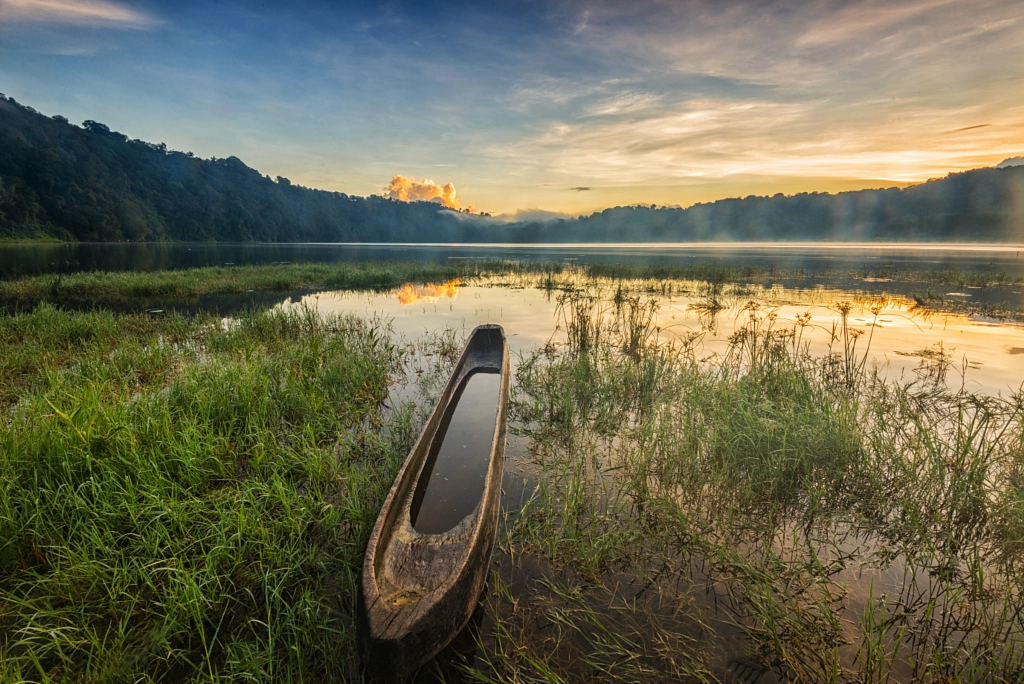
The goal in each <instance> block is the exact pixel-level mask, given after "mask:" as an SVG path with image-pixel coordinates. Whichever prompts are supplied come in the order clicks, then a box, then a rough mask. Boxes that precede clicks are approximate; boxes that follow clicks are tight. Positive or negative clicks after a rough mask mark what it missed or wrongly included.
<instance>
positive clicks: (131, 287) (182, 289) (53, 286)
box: [0, 261, 562, 309]
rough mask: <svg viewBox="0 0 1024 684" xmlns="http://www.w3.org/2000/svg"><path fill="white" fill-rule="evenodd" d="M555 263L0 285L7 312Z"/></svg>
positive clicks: (375, 282) (352, 286) (352, 285)
mask: <svg viewBox="0 0 1024 684" xmlns="http://www.w3.org/2000/svg"><path fill="white" fill-rule="evenodd" d="M561 270H562V265H560V264H551V263H538V262H522V263H519V262H510V261H480V262H465V261H458V262H453V263H448V264H418V263H413V262H387V263H383V262H358V263H343V264H282V265H269V266H267V265H263V266H232V267H210V268H195V269H185V270H180V271H155V272H78V273H73V274H52V275H40V276H32V277H26V278H18V279H14V280H0V302H2V303H3V305H4V306H5V307H6V308H8V309H16V308H19V307H20V308H26V307H27V308H32V307H34V306H35V305H37V304H38V303H39V302H51V303H58V304H60V303H64V302H74V303H78V304H81V303H88V302H94V303H99V304H112V303H118V302H124V301H129V302H135V303H142V304H143V305H144V304H145V303H146V302H147V301H148V300H173V299H194V298H196V297H199V296H211V295H237V294H241V293H247V292H296V291H311V290H386V289H389V288H394V287H398V286H399V285H402V284H405V283H408V282H445V281H449V280H454V279H457V278H476V277H478V276H480V275H483V274H487V275H499V276H500V275H509V274H539V275H544V274H553V273H554V274H557V273H558V272H560V271H561Z"/></svg>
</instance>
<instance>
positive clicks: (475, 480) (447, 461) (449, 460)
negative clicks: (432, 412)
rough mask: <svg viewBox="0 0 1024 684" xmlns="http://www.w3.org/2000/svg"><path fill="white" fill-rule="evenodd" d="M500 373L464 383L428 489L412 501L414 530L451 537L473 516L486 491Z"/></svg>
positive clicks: (431, 464)
mask: <svg viewBox="0 0 1024 684" xmlns="http://www.w3.org/2000/svg"><path fill="white" fill-rule="evenodd" d="M500 391H501V374H500V373H488V372H483V371H477V372H474V373H470V374H469V375H467V376H466V377H465V378H463V380H462V384H461V385H460V386H459V388H458V390H457V391H456V393H455V397H454V400H453V403H452V405H451V406H450V407H449V409H448V415H446V416H445V417H444V419H443V420H442V423H441V425H442V427H441V430H440V431H439V433H438V435H437V437H435V440H436V439H438V438H440V439H441V445H440V447H439V448H437V447H435V450H432V454H431V456H434V458H430V457H428V460H427V463H426V464H425V465H424V471H425V472H426V474H427V475H426V476H427V478H428V480H427V487H426V490H425V491H424V492H423V495H422V498H420V499H419V500H418V501H417V500H415V499H414V500H413V504H412V505H413V510H412V525H413V527H414V528H415V529H416V531H417V532H420V533H421V534H439V533H441V532H447V531H448V530H450V529H451V528H453V527H455V526H456V525H457V524H459V523H460V522H461V521H462V519H463V518H465V517H466V516H467V515H469V514H470V513H472V512H473V510H474V509H475V508H476V506H477V503H479V501H480V496H481V495H482V494H483V491H484V483H485V480H486V477H487V468H488V465H489V464H490V461H491V459H490V456H491V444H492V442H493V441H494V426H495V421H496V419H497V417H498V399H499V396H500Z"/></svg>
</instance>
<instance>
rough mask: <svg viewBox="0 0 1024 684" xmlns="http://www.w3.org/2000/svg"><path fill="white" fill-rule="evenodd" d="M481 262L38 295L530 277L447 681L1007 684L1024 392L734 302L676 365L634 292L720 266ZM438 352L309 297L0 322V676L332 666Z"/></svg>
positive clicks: (521, 281)
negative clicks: (580, 267) (500, 453)
mask: <svg viewBox="0 0 1024 684" xmlns="http://www.w3.org/2000/svg"><path fill="white" fill-rule="evenodd" d="M490 268H492V266H486V267H479V266H466V265H461V264H460V265H456V266H452V267H451V268H450V269H449V267H447V266H445V267H433V266H429V267H421V266H415V265H406V266H400V267H395V266H394V265H387V266H382V265H364V266H283V267H265V268H255V267H254V268H248V267H240V268H231V269H200V270H195V271H182V272H170V273H166V272H165V273H156V274H122V275H117V276H113V275H108V276H104V275H99V274H82V275H79V276H73V277H70V278H68V279H67V280H65V279H61V280H60V283H59V285H58V288H57V290H56V292H57V294H56V295H55V296H53V297H54V299H55V300H56V301H61V300H62V298H63V297H64V293H65V292H67V291H74V292H86V293H91V295H90V296H95V297H97V298H102V297H109V298H121V299H124V300H131V298H132V297H151V296H155V295H154V294H153V293H158V294H162V295H167V296H181V297H197V296H201V295H205V294H209V293H210V292H238V291H242V292H244V291H245V290H248V289H259V288H264V289H265V290H266V291H277V290H276V288H278V287H281V288H284V289H292V288H296V287H298V288H300V289H301V287H305V286H309V287H311V288H313V287H339V288H341V287H352V288H360V289H361V288H371V289H372V288H378V287H391V286H393V285H396V284H400V282H404V281H405V280H406V279H409V280H416V279H421V280H428V281H429V280H433V281H435V282H436V281H438V280H442V279H450V278H451V277H463V278H478V279H479V282H481V283H487V284H492V285H501V284H508V285H512V286H517V287H519V286H530V287H541V288H545V289H548V290H549V291H550V292H551V294H552V296H553V297H556V298H557V302H558V319H557V321H551V322H548V324H550V325H552V327H553V326H554V324H555V323H557V324H558V325H559V326H560V332H559V334H558V336H557V337H556V338H554V339H553V340H552V343H551V344H549V345H548V346H546V347H545V348H544V349H542V350H540V351H538V352H536V353H535V354H531V355H529V356H527V357H524V358H522V359H520V360H519V363H518V369H517V373H516V378H515V383H514V386H513V397H512V399H513V403H512V415H511V424H510V429H511V431H512V432H513V433H514V434H515V435H516V438H517V439H519V440H521V443H522V444H523V445H524V447H525V451H526V453H527V458H526V459H525V460H517V461H515V462H510V463H509V464H508V465H507V466H506V472H507V476H506V481H505V487H506V490H507V491H509V492H512V491H514V489H515V487H513V485H516V486H518V483H521V482H522V481H523V480H525V481H526V485H525V498H524V504H523V506H522V507H521V508H520V507H518V506H517V505H516V504H517V503H518V501H517V500H513V499H511V498H510V499H508V500H507V501H506V503H507V504H508V505H507V506H506V508H505V511H504V520H503V523H502V528H501V531H500V537H499V545H498V546H499V548H498V551H497V554H496V559H495V560H496V564H495V566H494V573H493V575H492V578H491V582H490V584H489V588H488V592H487V594H486V596H485V598H484V605H485V608H486V610H487V611H488V614H489V616H490V617H491V618H493V628H492V629H490V630H489V631H487V632H485V633H484V634H482V635H481V639H482V646H481V649H480V651H479V653H480V655H481V661H480V662H477V663H476V664H475V665H473V666H472V667H464V668H463V669H465V670H466V672H464V673H463V674H464V675H465V676H467V677H469V678H471V679H477V680H480V681H501V682H534V681H544V682H559V681H580V680H584V679H590V680H596V681H635V682H641V681H642V682H648V681H666V682H668V681H704V682H725V681H736V680H737V679H739V680H742V681H754V680H756V679H757V677H759V676H762V675H764V674H766V673H770V674H772V675H774V677H776V678H777V679H791V680H797V681H815V682H817V681H869V682H884V681H978V680H985V681H1016V680H1017V676H1018V673H1019V672H1020V671H1021V670H1022V668H1024V630H1022V625H1021V617H1020V616H1021V615H1024V594H1022V592H1021V589H1022V588H1024V397H1021V396H1020V395H1013V396H1010V397H1008V398H1006V397H1004V398H992V397H983V396H978V395H974V394H970V393H967V392H962V391H956V390H950V389H948V388H947V387H946V385H945V383H944V381H943V379H944V377H945V368H944V367H943V364H944V363H946V362H947V360H944V359H943V358H938V357H936V358H931V357H930V358H929V359H925V360H924V361H925V363H926V366H925V367H923V368H922V369H920V372H919V373H918V374H917V375H916V376H914V379H913V382H910V381H906V382H902V383H894V382H891V381H885V380H883V379H882V378H880V377H878V376H877V375H875V374H874V373H873V372H872V370H871V369H870V368H869V367H868V366H867V364H866V363H865V359H866V349H865V345H866V344H868V342H869V341H868V339H867V338H864V339H862V340H861V341H860V346H855V345H854V344H853V343H852V341H851V334H850V333H849V331H847V334H846V335H845V336H844V334H843V331H844V328H843V327H842V326H840V327H838V328H837V329H836V336H835V339H834V340H833V345H832V347H831V352H830V353H829V354H827V355H825V356H819V357H812V356H810V355H809V354H808V352H807V348H806V346H805V344H804V341H803V338H802V330H803V329H802V327H801V323H800V321H798V322H797V324H796V325H795V326H794V327H785V326H783V325H782V324H781V323H780V322H779V321H777V320H776V319H775V318H774V317H773V316H772V315H771V313H770V310H768V309H766V308H764V307H763V306H762V305H760V304H758V303H757V302H751V303H750V304H749V305H747V306H745V307H741V309H742V312H743V316H745V321H746V324H745V325H744V326H741V327H740V329H739V330H738V332H737V333H736V334H735V335H734V336H733V338H732V340H731V344H730V348H729V353H728V354H726V355H725V356H724V357H721V358H717V359H710V360H709V359H706V358H703V357H702V355H701V354H700V348H699V344H698V343H699V340H698V338H696V337H684V338H682V339H679V338H677V337H675V336H673V337H671V339H672V340H673V341H672V342H671V343H669V342H668V341H666V340H667V338H662V337H661V332H660V331H659V330H658V329H657V328H656V327H655V325H654V321H655V317H654V313H655V310H656V308H657V306H658V303H657V300H656V299H655V298H651V297H649V296H647V295H645V294H643V293H644V292H646V291H651V290H652V289H653V290H654V291H660V290H659V289H658V288H663V287H677V286H678V287H683V286H684V285H685V287H687V288H697V289H696V290H695V291H696V292H698V294H700V295H702V296H704V297H706V299H707V302H708V304H707V307H708V309H709V311H711V310H713V309H714V308H715V306H717V304H716V302H717V297H719V296H720V295H722V292H723V291H724V290H726V289H728V290H729V292H730V297H734V298H735V297H740V296H742V293H743V292H745V290H743V288H742V287H739V288H736V287H732V286H730V287H728V288H727V287H725V286H724V285H723V283H727V282H729V281H724V280H723V281H719V280H715V279H714V278H713V277H712V275H713V274H710V275H709V273H710V272H709V273H705V274H704V275H705V276H707V278H706V279H705V280H703V281H700V282H696V283H694V282H690V281H687V282H683V281H643V280H636V281H635V286H634V280H631V279H633V278H634V275H635V274H633V275H628V278H627V277H626V274H624V273H623V272H619V276H621V277H619V276H615V275H614V274H612V273H610V272H599V270H593V271H591V270H585V271H576V270H569V271H566V272H564V273H559V272H558V271H557V269H556V268H554V267H552V266H550V265H548V266H543V267H542V266H528V267H520V266H517V265H514V264H512V265H508V264H506V265H501V264H494V265H493V270H488V269H490ZM403 269H406V270H403ZM502 269H504V270H502ZM545 269H546V270H545ZM631 273H632V272H631ZM636 277H638V278H639V276H636ZM104 278H108V279H109V280H108V281H105V280H104ZM331 278H334V279H335V280H330V279H331ZM616 278H617V279H616ZM47 279H52V277H51V276H47V277H44V278H36V279H27V280H20V281H8V282H7V283H3V284H2V286H3V287H7V288H9V289H8V290H5V292H7V293H8V294H9V295H10V296H17V297H25V298H27V299H26V301H27V300H28V299H31V297H32V296H36V295H38V294H39V292H40V289H39V288H43V287H45V286H46V283H47ZM299 283H305V285H301V284H299ZM716 283H718V284H716ZM596 285H600V287H597V286H596ZM19 288H20V289H19ZM33 288H35V289H33ZM64 288H67V290H65V289H64ZM231 288H235V289H231ZM750 291H751V292H754V291H756V290H750ZM33 292H34V293H35V295H33V294H32V293H33ZM10 293H15V294H10ZM17 293H20V294H17ZM5 296H6V295H5ZM50 297H51V295H46V296H44V297H43V299H48V298H50ZM460 348H461V346H460V339H459V337H458V335H457V334H456V333H455V332H453V331H451V330H448V331H439V332H438V334H436V335H433V336H428V337H427V338H425V339H423V340H417V341H415V345H414V346H413V347H409V346H408V345H407V344H405V343H404V342H400V341H399V340H397V339H395V338H394V336H392V335H391V334H390V333H389V331H388V329H387V326H386V324H384V323H382V322H381V321H365V320H359V319H356V318H351V317H333V316H325V315H320V314H317V313H315V312H313V311H310V310H306V309H298V310H291V311H288V312H282V311H278V310H271V311H249V312H244V313H242V314H239V315H236V316H234V317H233V318H231V319H227V320H224V319H221V318H220V317H217V316H212V315H207V314H202V313H200V314H182V313H173V312H172V313H167V314H161V315H150V314H144V313H143V314H118V313H114V312H112V311H109V310H106V309H103V308H95V309H93V310H86V311H80V312H76V311H71V310H65V309H61V308H57V307H56V306H54V305H52V304H49V303H45V302H44V303H41V304H37V305H35V306H34V307H33V308H32V310H31V311H30V312H26V313H20V314H13V315H7V316H2V317H0V352H2V354H0V411H2V422H0V483H2V486H3V496H2V497H0V681H12V682H13V681H23V680H33V681H74V682H77V681H81V682H94V681H156V680H160V681H206V680H217V681H221V680H223V681H233V680H246V681H351V680H356V681H358V680H359V679H361V678H362V675H361V672H360V670H359V666H358V661H357V657H356V653H355V645H354V635H353V633H352V630H353V617H352V611H353V610H354V591H355V582H356V578H357V576H358V572H359V569H360V567H361V563H362V554H363V550H364V547H365V542H366V538H367V536H368V534H369V530H370V527H371V526H372V524H373V521H374V520H375V518H376V515H377V513H378V510H379V506H380V502H381V500H382V498H383V496H384V494H385V493H386V491H387V488H388V487H389V486H390V484H391V481H392V479H393V477H394V473H395V472H396V470H397V467H398V465H399V464H400V462H401V460H402V459H403V458H404V457H405V455H406V453H407V450H408V448H409V447H410V444H411V442H412V440H413V439H414V438H415V436H416V433H417V428H418V426H419V425H420V422H421V421H422V420H423V411H424V410H425V409H428V408H429V407H430V406H431V397H432V396H434V395H435V394H436V392H437V390H438V389H439V387H440V386H441V385H442V384H443V381H444V380H445V379H446V377H447V372H448V370H449V369H450V365H451V363H452V360H453V359H454V358H455V356H457V354H458V351H459V350H460ZM411 350H415V353H410V351H411ZM929 363H930V364H931V366H927V364H929ZM408 382H415V383H416V386H417V387H418V388H419V391H420V395H414V396H417V397H418V398H417V400H416V402H415V403H409V404H405V405H400V406H390V405H389V402H388V399H387V397H388V396H389V395H388V393H389V390H390V389H393V388H394V387H395V386H396V385H397V384H401V383H408ZM510 496H511V495H510ZM486 624H490V623H486ZM456 660H457V658H456ZM438 672H439V671H437V670H433V669H429V668H428V671H426V672H425V673H423V676H424V677H425V678H426V679H428V680H429V679H430V678H431V677H433V676H436V675H437V674H438Z"/></svg>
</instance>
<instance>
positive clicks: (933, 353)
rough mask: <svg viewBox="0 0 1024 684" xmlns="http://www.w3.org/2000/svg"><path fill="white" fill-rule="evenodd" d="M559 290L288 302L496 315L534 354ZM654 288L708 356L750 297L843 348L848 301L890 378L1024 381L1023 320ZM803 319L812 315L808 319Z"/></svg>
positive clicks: (816, 297)
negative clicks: (711, 306)
mask: <svg viewBox="0 0 1024 684" xmlns="http://www.w3.org/2000/svg"><path fill="white" fill-rule="evenodd" d="M612 294H613V291H611V289H610V288H609V289H608V290H606V292H605V296H606V298H607V300H608V302H609V303H610V298H611V296H612ZM557 295H558V292H557V291H556V292H550V291H546V290H544V289H540V288H538V287H529V286H527V287H516V286H513V287H507V286H506V287H502V286H497V285H470V286H462V287H459V286H457V285H453V284H450V283H449V284H441V285H435V286H411V285H410V286H407V287H405V288H400V289H399V290H396V291H394V292H384V293H375V294H368V293H352V292H321V293H318V294H312V295H307V296H305V297H301V298H296V299H294V300H290V301H289V302H287V303H285V304H283V306H286V307H294V306H302V305H306V306H313V307H316V308H318V309H320V310H321V311H325V312H332V313H351V314H356V315H359V316H363V317H375V316H376V317H381V318H384V319H386V320H388V321H389V322H390V325H391V326H392V327H393V329H394V331H395V332H396V333H398V334H400V335H402V336H403V337H405V338H407V339H414V338H416V337H419V336H420V335H422V334H424V333H426V332H434V331H437V330H443V329H444V328H446V327H448V328H453V329H455V330H456V331H458V332H459V333H460V335H461V336H463V337H464V336H465V335H468V333H469V331H471V330H472V329H473V328H474V327H476V326H477V325H481V324H483V323H498V324H500V325H502V326H504V328H505V332H506V335H508V339H509V346H510V349H511V350H512V351H513V352H514V353H515V352H518V353H529V352H531V351H533V350H535V349H538V348H540V347H543V346H544V345H545V344H547V343H548V342H554V343H559V342H563V341H564V340H565V335H564V331H563V330H562V329H561V326H560V318H559V315H558V301H557ZM649 296H651V297H653V298H654V299H655V300H656V301H657V304H658V309H657V312H656V318H655V323H656V325H657V326H658V327H659V328H660V331H659V333H658V334H659V339H660V340H662V341H668V342H671V341H677V342H681V341H684V340H690V339H693V343H694V344H696V345H698V347H699V349H700V350H701V352H702V357H703V358H707V359H708V360H711V359H713V358H714V357H716V356H721V355H723V354H725V353H727V351H728V347H729V339H730V337H731V336H732V335H733V333H735V332H736V330H737V329H738V328H740V327H742V326H744V325H746V324H747V322H748V321H749V319H750V315H751V313H752V312H751V311H750V309H749V308H748V305H749V303H750V302H752V301H753V302H756V303H757V304H758V306H759V308H758V310H757V311H755V312H753V313H754V315H756V316H759V317H767V316H769V315H771V316H773V317H774V321H773V322H771V324H772V325H774V326H775V327H776V328H777V329H778V328H786V327H788V328H793V327H795V326H796V327H798V330H799V332H800V335H801V338H802V340H803V341H805V342H807V343H809V349H810V352H811V353H812V354H815V355H818V354H825V353H828V351H829V349H830V345H832V348H833V349H834V350H836V351H838V350H839V345H840V344H841V343H839V342H832V334H833V328H834V327H836V328H839V329H840V330H841V325H842V316H841V313H840V311H839V305H840V304H841V303H844V302H846V303H849V304H851V305H852V308H851V309H850V311H849V314H848V319H847V324H848V326H849V329H850V332H851V335H853V336H855V335H859V337H858V338H857V339H856V340H855V346H854V350H855V352H856V355H857V356H858V358H861V359H863V358H864V355H865V354H866V355H867V359H868V364H867V365H868V366H869V367H870V366H871V364H876V365H877V366H879V367H880V368H881V369H882V371H883V372H884V374H885V375H886V376H888V377H890V378H898V377H903V378H905V379H913V378H914V377H916V376H917V375H920V374H922V373H926V372H928V371H929V369H930V368H932V367H933V366H934V364H935V363H940V362H941V363H946V364H947V365H948V366H949V370H948V372H947V376H946V377H947V383H949V384H950V385H951V386H955V387H960V386H961V385H963V386H964V387H965V388H966V389H968V390H970V391H973V392H980V393H983V394H992V395H995V394H1004V395H1005V394H1007V393H1008V392H1010V391H1012V390H1018V389H1020V388H1021V387H1022V385H1024V326H1022V325H1019V324H1010V323H1003V322H1000V321H997V320H987V319H985V318H981V317H968V316H962V315H955V314H936V313H926V312H922V311H920V310H916V309H915V308H914V302H913V301H912V300H909V299H907V298H905V297H901V296H884V297H883V296H877V295H872V294H867V295H865V294H863V293H856V292H850V291H843V290H836V289H826V288H817V289H809V290H799V289H791V288H785V287H779V286H773V287H771V288H763V287H759V286H754V287H743V288H735V289H734V290H732V291H730V289H729V288H726V289H725V290H724V292H723V293H722V294H721V295H719V296H717V298H716V302H717V305H718V306H720V307H722V308H721V309H719V310H718V311H717V312H709V310H708V300H707V297H706V296H702V295H700V294H699V293H697V292H693V293H682V294H672V295H668V296H662V295H649ZM875 311H877V312H878V313H877V315H876V314H875V313H874V312H875ZM807 316H809V317H810V318H809V319H807V318H806V317H807ZM801 319H803V320H804V321H805V322H806V324H805V325H803V326H802V327H801V326H800V320H801ZM765 321H766V324H767V323H768V320H767V318H765ZM514 362H515V360H514V359H513V363H514Z"/></svg>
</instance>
